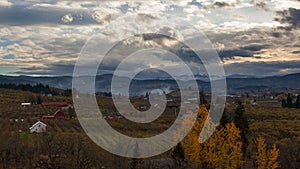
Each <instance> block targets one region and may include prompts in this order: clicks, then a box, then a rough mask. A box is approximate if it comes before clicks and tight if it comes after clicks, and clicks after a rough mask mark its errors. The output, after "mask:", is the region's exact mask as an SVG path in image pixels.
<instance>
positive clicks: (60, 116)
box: [42, 110, 70, 119]
mask: <svg viewBox="0 0 300 169" xmlns="http://www.w3.org/2000/svg"><path fill="white" fill-rule="evenodd" d="M42 119H70V116H68V115H65V114H64V113H63V112H62V111H60V110H57V111H56V112H55V113H54V114H48V115H43V116H42Z"/></svg>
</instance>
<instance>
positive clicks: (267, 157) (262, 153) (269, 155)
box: [256, 137, 279, 169]
mask: <svg viewBox="0 0 300 169" xmlns="http://www.w3.org/2000/svg"><path fill="white" fill-rule="evenodd" d="M278 156H279V149H278V148H277V147H276V145H275V144H274V145H273V146H272V148H271V149H270V150H268V151H267V148H266V144H265V140H264V139H263V138H262V137H259V138H257V154H256V163H257V169H276V168H278V167H279V163H278V162H277V159H278Z"/></svg>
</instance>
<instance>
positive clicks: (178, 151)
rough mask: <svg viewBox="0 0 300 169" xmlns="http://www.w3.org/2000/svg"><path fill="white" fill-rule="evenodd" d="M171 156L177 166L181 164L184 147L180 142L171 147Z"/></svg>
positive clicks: (183, 159) (183, 157)
mask: <svg viewBox="0 0 300 169" xmlns="http://www.w3.org/2000/svg"><path fill="white" fill-rule="evenodd" d="M171 157H172V158H173V159H174V160H175V161H176V163H177V165H178V166H182V165H183V163H184V161H185V156H184V149H183V147H182V144H181V143H178V144H177V145H176V147H175V148H174V149H173V151H172V154H171Z"/></svg>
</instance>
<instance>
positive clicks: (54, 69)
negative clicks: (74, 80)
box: [14, 62, 75, 76]
mask: <svg viewBox="0 0 300 169" xmlns="http://www.w3.org/2000/svg"><path fill="white" fill-rule="evenodd" d="M74 65H75V62H62V63H61V62H57V63H51V64H45V65H44V67H37V66H34V67H28V68H21V69H20V70H19V71H17V72H14V73H16V74H21V75H22V74H26V75H60V76H61V75H63V76H70V75H72V74H73V70H74Z"/></svg>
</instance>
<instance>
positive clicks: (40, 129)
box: [29, 121, 47, 133]
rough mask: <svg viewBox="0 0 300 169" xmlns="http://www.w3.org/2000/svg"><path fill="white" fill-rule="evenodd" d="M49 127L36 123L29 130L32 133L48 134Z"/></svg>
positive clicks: (39, 122)
mask: <svg viewBox="0 0 300 169" xmlns="http://www.w3.org/2000/svg"><path fill="white" fill-rule="evenodd" d="M46 127H47V125H46V124H45V123H43V122H41V121H38V122H36V123H35V124H34V125H32V126H31V127H30V128H29V130H30V133H44V132H46Z"/></svg>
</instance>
